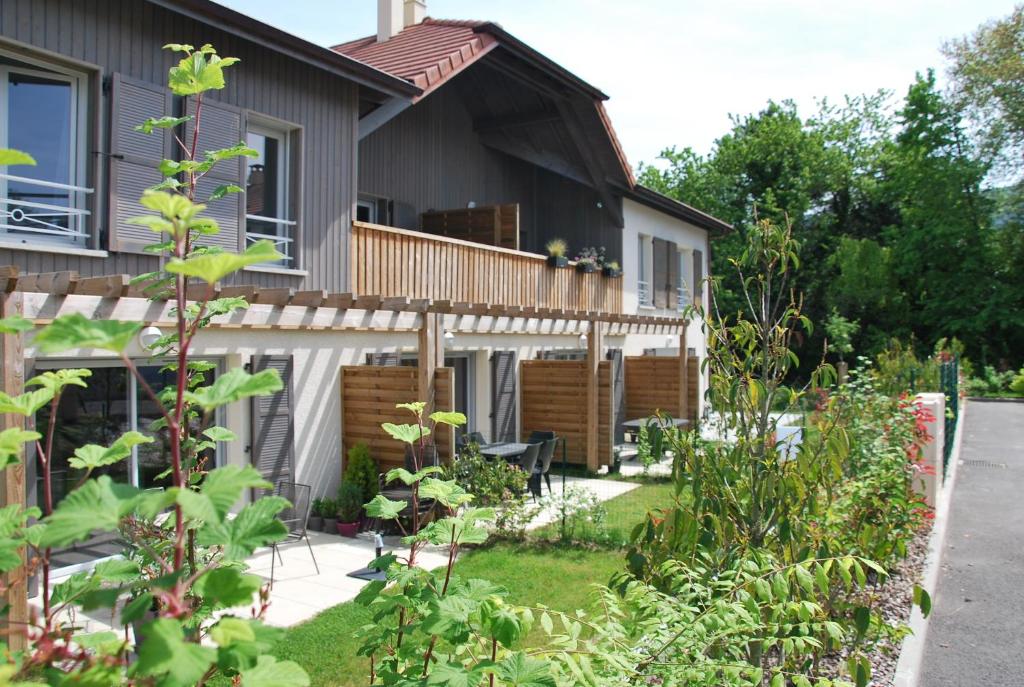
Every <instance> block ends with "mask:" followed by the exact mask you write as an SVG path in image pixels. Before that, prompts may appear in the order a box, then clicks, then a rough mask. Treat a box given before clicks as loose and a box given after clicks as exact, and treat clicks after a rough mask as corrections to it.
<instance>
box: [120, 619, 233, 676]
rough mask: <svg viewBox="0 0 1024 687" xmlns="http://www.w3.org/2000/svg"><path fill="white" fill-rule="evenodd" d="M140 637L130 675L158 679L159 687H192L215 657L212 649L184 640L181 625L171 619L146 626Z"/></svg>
mask: <svg viewBox="0 0 1024 687" xmlns="http://www.w3.org/2000/svg"><path fill="white" fill-rule="evenodd" d="M142 634H143V636H144V637H145V640H144V641H143V642H142V645H141V646H140V647H139V649H138V654H139V660H138V661H137V662H136V663H135V665H133V666H132V674H134V675H144V676H149V677H157V678H162V679H160V680H159V684H160V685H161V687H194V685H195V684H196V683H197V682H199V679H200V678H202V677H203V675H204V674H205V673H206V671H207V670H208V669H209V667H210V665H211V664H212V663H213V662H214V661H215V660H216V658H217V652H216V651H215V650H214V649H211V648H210V647H205V646H202V645H201V644H196V643H194V642H189V641H186V640H185V632H184V629H183V627H182V625H181V623H180V622H179V621H177V620H172V619H171V618H158V619H157V620H154V621H152V622H150V623H147V624H146V625H145V626H144V627H143V628H142Z"/></svg>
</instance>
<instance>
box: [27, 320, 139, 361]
mask: <svg viewBox="0 0 1024 687" xmlns="http://www.w3.org/2000/svg"><path fill="white" fill-rule="evenodd" d="M141 328H142V323H141V322H120V321H118V320H102V319H100V320H91V319H89V318H88V317H86V316H85V315H82V314H81V313H75V314H73V315H64V316H62V317H58V318H57V319H56V320H54V321H53V322H52V323H51V324H49V325H48V326H46V327H44V328H43V329H42V331H40V332H39V333H38V334H36V337H35V339H34V340H33V342H34V343H35V345H36V346H38V347H39V350H40V351H42V352H43V353H61V352H63V351H67V350H69V349H72V348H98V349H101V350H105V351H112V352H114V353H123V352H124V349H125V348H127V347H128V344H129V343H131V340H132V338H133V337H134V336H135V335H136V334H137V333H138V331H139V330H140V329H141Z"/></svg>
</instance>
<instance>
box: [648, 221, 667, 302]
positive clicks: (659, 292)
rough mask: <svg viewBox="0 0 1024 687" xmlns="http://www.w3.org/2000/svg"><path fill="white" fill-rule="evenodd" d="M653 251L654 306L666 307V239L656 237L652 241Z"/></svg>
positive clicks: (652, 284)
mask: <svg viewBox="0 0 1024 687" xmlns="http://www.w3.org/2000/svg"><path fill="white" fill-rule="evenodd" d="M652 243H653V253H654V274H653V276H652V277H651V290H652V291H653V292H654V307H656V308H667V307H669V304H668V301H667V300H666V299H665V284H666V282H667V281H668V241H666V240H665V239H659V238H656V239H654V240H653V241H652Z"/></svg>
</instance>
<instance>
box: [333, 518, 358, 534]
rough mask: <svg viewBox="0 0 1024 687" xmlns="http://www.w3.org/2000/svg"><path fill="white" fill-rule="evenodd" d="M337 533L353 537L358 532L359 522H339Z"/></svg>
mask: <svg viewBox="0 0 1024 687" xmlns="http://www.w3.org/2000/svg"><path fill="white" fill-rule="evenodd" d="M338 534H340V535H341V536H343V537H349V538H352V537H355V536H356V535H357V534H359V522H358V521H356V522H339V523H338Z"/></svg>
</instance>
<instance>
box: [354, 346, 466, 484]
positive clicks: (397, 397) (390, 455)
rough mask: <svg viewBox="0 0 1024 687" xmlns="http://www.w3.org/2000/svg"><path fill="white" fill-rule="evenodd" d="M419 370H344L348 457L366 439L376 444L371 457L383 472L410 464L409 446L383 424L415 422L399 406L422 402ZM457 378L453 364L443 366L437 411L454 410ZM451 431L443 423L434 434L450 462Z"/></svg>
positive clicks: (441, 453)
mask: <svg viewBox="0 0 1024 687" xmlns="http://www.w3.org/2000/svg"><path fill="white" fill-rule="evenodd" d="M418 373H419V371H418V370H417V368H415V367H379V366H373V365H352V366H345V367H342V368H341V414H342V425H341V430H342V444H343V447H342V448H343V450H344V452H345V455H346V456H347V454H348V450H349V449H350V448H352V446H354V445H355V444H357V443H360V442H362V443H365V444H367V445H368V446H369V447H370V455H371V456H373V458H374V460H376V461H377V465H378V467H379V468H380V471H381V472H387V471H388V470H390V469H391V468H397V467H404V465H405V444H403V443H401V442H399V441H396V440H394V439H392V438H391V437H390V436H388V434H387V433H386V432H385V431H384V430H383V429H381V427H380V426H381V424H383V423H385V422H393V423H395V424H408V423H412V422H413V420H414V418H413V415H412V413H410V412H409V411H408V410H401V409H398V408H395V404H397V403H409V402H410V401H415V400H417V398H416V397H417V395H418V393H419V384H418ZM452 376H453V372H452V369H451V368H449V367H442V368H438V370H437V373H436V376H435V377H434V404H435V409H436V410H451V409H452V390H453V388H454V385H453V383H452ZM450 432H451V430H450V429H448V428H447V427H443V428H440V429H439V430H438V432H437V434H436V435H435V436H434V437H433V439H434V441H435V443H436V444H437V450H438V454H439V456H440V458H441V459H442V460H445V461H446V460H448V459H449V458H450V457H451V456H450V446H451V436H450ZM343 469H344V465H343Z"/></svg>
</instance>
